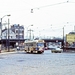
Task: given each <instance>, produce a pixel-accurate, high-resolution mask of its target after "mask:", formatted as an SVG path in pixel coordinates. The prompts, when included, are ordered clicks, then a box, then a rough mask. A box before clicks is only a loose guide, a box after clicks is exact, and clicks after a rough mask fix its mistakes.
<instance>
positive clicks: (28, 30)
mask: <svg viewBox="0 0 75 75" xmlns="http://www.w3.org/2000/svg"><path fill="white" fill-rule="evenodd" d="M28 31H29V32H30V36H29V40H31V32H32V31H33V30H31V29H30V30H28Z"/></svg>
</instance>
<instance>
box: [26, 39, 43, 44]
mask: <svg viewBox="0 0 75 75" xmlns="http://www.w3.org/2000/svg"><path fill="white" fill-rule="evenodd" d="M32 42H36V43H37V42H40V43H41V42H43V43H44V40H31V41H25V43H32Z"/></svg>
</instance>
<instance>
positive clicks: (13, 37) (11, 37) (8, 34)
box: [0, 24, 25, 48]
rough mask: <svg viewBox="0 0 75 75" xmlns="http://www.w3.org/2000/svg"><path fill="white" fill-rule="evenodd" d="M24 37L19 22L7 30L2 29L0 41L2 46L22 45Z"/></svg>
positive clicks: (22, 27)
mask: <svg viewBox="0 0 75 75" xmlns="http://www.w3.org/2000/svg"><path fill="white" fill-rule="evenodd" d="M24 41H25V39H24V26H21V25H19V24H14V25H12V26H11V27H10V28H9V30H8V29H7V28H5V29H3V30H2V39H1V40H0V43H1V44H2V46H4V47H8V46H12V47H13V48H14V47H16V46H23V43H24Z"/></svg>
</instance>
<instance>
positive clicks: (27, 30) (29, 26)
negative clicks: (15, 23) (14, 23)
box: [27, 24, 33, 40]
mask: <svg viewBox="0 0 75 75" xmlns="http://www.w3.org/2000/svg"><path fill="white" fill-rule="evenodd" d="M30 26H33V24H32V25H29V26H28V27H27V40H28V28H29V27H30Z"/></svg>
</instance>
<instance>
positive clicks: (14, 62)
mask: <svg viewBox="0 0 75 75" xmlns="http://www.w3.org/2000/svg"><path fill="white" fill-rule="evenodd" d="M0 75H75V53H51V52H50V50H46V51H45V52H44V53H43V54H26V53H25V52H15V53H8V54H0Z"/></svg>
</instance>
